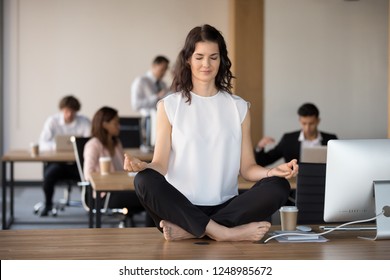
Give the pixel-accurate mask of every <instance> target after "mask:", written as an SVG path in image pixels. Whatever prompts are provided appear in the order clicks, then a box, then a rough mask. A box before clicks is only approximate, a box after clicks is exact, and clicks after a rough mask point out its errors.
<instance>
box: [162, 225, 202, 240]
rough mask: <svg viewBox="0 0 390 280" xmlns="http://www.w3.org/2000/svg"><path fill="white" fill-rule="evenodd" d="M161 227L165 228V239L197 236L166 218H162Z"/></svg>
mask: <svg viewBox="0 0 390 280" xmlns="http://www.w3.org/2000/svg"><path fill="white" fill-rule="evenodd" d="M160 227H161V228H162V229H163V234H164V238H165V240H168V241H174V240H183V239H191V238H196V237H195V236H194V235H192V234H191V233H189V232H187V231H185V230H184V229H182V228H181V227H179V226H178V225H175V224H173V223H171V222H169V221H166V220H161V222H160Z"/></svg>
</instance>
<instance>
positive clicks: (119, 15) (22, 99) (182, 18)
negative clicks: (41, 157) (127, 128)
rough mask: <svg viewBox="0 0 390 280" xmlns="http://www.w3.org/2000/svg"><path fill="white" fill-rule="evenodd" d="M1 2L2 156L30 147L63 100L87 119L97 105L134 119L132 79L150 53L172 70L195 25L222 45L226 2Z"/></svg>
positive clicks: (25, 171)
mask: <svg viewBox="0 0 390 280" xmlns="http://www.w3.org/2000/svg"><path fill="white" fill-rule="evenodd" d="M4 2H5V8H4V10H5V34H4V36H5V69H4V70H5V85H4V87H5V101H4V102H5V119H6V120H8V121H7V122H6V123H5V133H4V135H5V139H4V150H5V151H7V150H9V149H17V148H27V147H28V145H29V142H30V141H36V140H37V139H38V137H39V134H40V131H41V129H42V126H43V122H44V121H45V119H46V117H47V116H48V115H51V114H53V113H55V112H57V111H58V102H59V100H60V98H61V97H63V96H64V95H66V94H74V95H75V96H77V97H79V99H80V101H81V103H82V110H81V112H82V113H84V114H86V115H87V116H89V117H92V116H93V114H94V112H95V111H96V110H97V109H98V108H100V107H101V106H103V105H109V106H112V107H115V108H117V109H118V110H119V113H120V114H121V115H131V114H134V112H131V109H130V85H131V82H132V80H133V79H134V78H135V77H136V76H137V75H140V74H143V73H144V72H145V71H147V70H148V69H149V66H150V64H151V62H152V59H153V58H154V57H155V56H156V55H158V54H163V55H166V56H167V57H168V58H169V59H170V60H171V62H172V64H173V63H174V61H175V59H176V56H177V54H178V52H179V50H180V48H181V47H182V46H183V44H184V39H185V37H186V35H187V33H188V32H189V30H190V29H192V28H193V27H195V26H198V25H201V24H204V23H209V24H211V25H214V26H216V27H217V28H218V29H219V30H220V31H222V33H223V34H224V36H225V39H226V41H227V42H229V34H228V33H229V32H228V31H229V30H228V26H229V18H228V17H229V14H230V13H229V0H213V1H209V0H185V1H183V0H164V1H160V0H109V1H107V0H5V1H4ZM167 81H168V82H169V81H170V77H169V75H168V77H167ZM39 168H40V167H37V165H36V164H35V165H31V164H27V165H26V167H25V168H23V167H21V168H20V167H18V168H16V171H17V174H16V177H17V178H34V177H36V178H40V177H41V174H42V173H41V171H40V169H39ZM20 170H22V172H20Z"/></svg>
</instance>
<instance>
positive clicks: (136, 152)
mask: <svg viewBox="0 0 390 280" xmlns="http://www.w3.org/2000/svg"><path fill="white" fill-rule="evenodd" d="M124 150H125V153H128V154H130V155H131V156H133V157H136V158H139V159H140V160H142V161H146V162H151V161H152V159H153V152H147V153H145V152H143V151H141V150H140V149H124Z"/></svg>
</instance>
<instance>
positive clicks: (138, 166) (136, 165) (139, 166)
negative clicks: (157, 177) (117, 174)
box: [123, 154, 148, 172]
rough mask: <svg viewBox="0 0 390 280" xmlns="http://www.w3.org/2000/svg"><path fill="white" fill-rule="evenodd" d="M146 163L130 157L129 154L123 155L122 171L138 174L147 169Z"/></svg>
mask: <svg viewBox="0 0 390 280" xmlns="http://www.w3.org/2000/svg"><path fill="white" fill-rule="evenodd" d="M147 165H148V164H147V163H146V162H144V161H141V160H139V159H138V158H135V157H132V156H131V155H129V154H125V160H124V163H123V169H124V170H125V171H128V172H139V171H142V170H144V169H146V168H147Z"/></svg>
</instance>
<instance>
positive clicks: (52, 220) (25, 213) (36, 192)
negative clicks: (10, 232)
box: [0, 186, 145, 229]
mask: <svg viewBox="0 0 390 280" xmlns="http://www.w3.org/2000/svg"><path fill="white" fill-rule="evenodd" d="M62 197H63V188H62V187H57V188H56V191H55V197H54V201H58V200H59V199H60V198H62ZM71 199H73V200H80V191H79V190H78V189H74V190H73V191H72V194H71ZM42 200H43V191H42V189H41V187H40V186H28V187H24V186H23V187H21V186H17V187H15V202H14V203H15V204H14V205H15V220H14V223H13V224H12V226H11V229H56V228H58V229H60V228H87V227H88V214H87V212H86V211H85V210H84V208H82V207H66V208H65V210H64V211H59V212H58V214H57V216H56V217H53V216H48V217H39V216H38V215H36V214H34V205H35V204H36V203H38V202H40V201H42ZM0 201H1V198H0ZM1 203H2V201H1ZM8 206H9V203H8ZM144 219H145V217H144V215H142V214H140V215H136V216H135V217H134V221H135V223H136V226H144ZM119 224H120V218H119V217H114V216H110V217H108V216H104V217H103V218H102V227H109V228H115V227H118V226H119Z"/></svg>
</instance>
